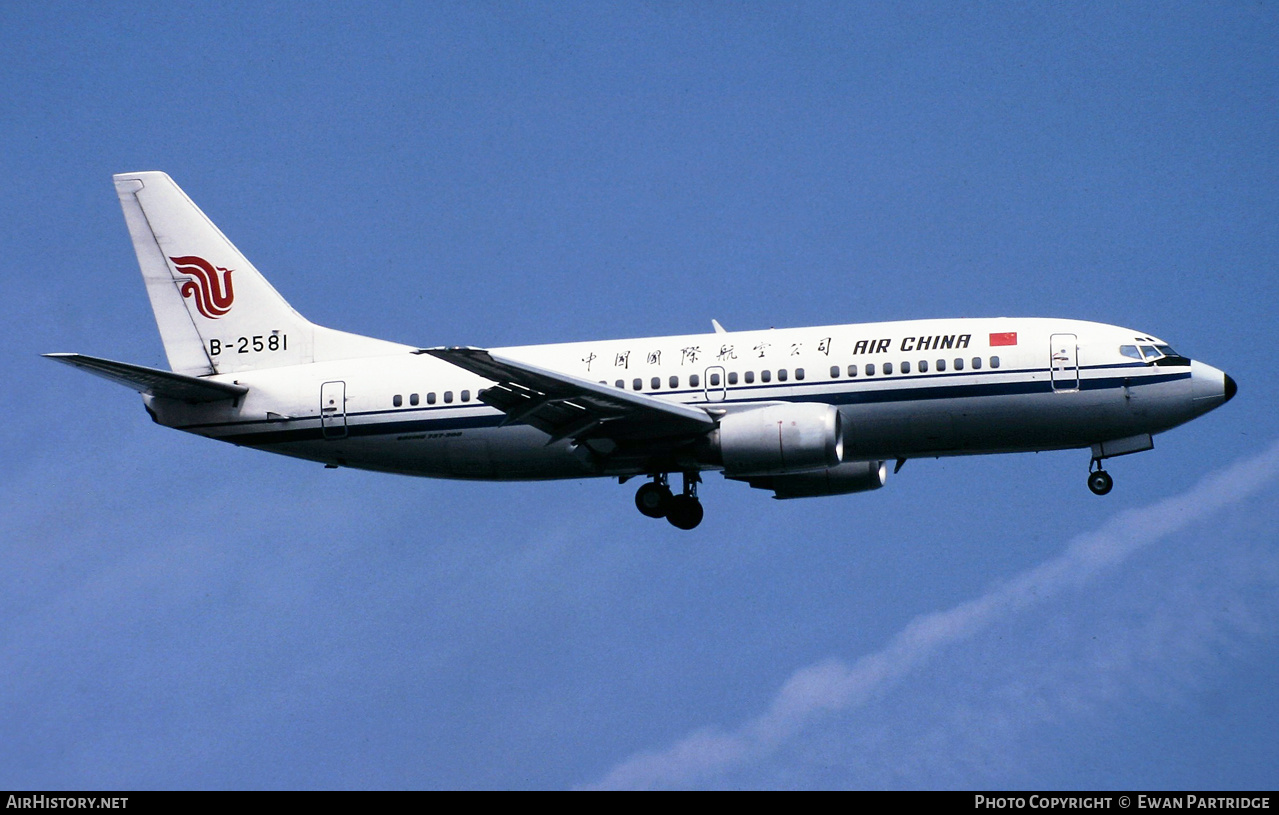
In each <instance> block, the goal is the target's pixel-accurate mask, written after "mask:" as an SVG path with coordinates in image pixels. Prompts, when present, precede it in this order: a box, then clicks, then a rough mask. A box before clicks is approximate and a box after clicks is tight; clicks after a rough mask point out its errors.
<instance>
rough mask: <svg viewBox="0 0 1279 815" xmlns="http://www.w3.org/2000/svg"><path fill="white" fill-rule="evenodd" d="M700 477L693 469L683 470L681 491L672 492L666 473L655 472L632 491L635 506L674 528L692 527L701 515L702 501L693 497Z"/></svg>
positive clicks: (695, 495)
mask: <svg viewBox="0 0 1279 815" xmlns="http://www.w3.org/2000/svg"><path fill="white" fill-rule="evenodd" d="M701 480H702V478H701V476H699V475H698V474H697V473H696V472H690V473H684V491H683V492H681V493H680V494H679V495H674V494H672V493H671V488H670V485H669V484H668V483H667V476H666V474H665V473H661V474H659V475H655V476H653V480H652V481H650V482H648V483H647V484H645V485H643V486H642V487H640V488H639V490H638V491H637V492H636V493H635V507H636V509H638V510H639V511H640V512H641V513H643V514H644V515H646V516H648V517H649V518H665V519H666V520H668V521H670V523H671V526H674V527H676V528H677V529H692V528H693V527H695V526H697V525H698V524H700V523H701V522H702V517H703V515H704V514H705V513H704V511H703V510H702V502H701V501H699V500H697V483H698V482H699V481H701Z"/></svg>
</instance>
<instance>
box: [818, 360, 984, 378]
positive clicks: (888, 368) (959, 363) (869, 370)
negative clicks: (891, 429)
mask: <svg viewBox="0 0 1279 815" xmlns="http://www.w3.org/2000/svg"><path fill="white" fill-rule="evenodd" d="M953 364H954V369H955V370H956V371H962V370H964V359H963V357H956V358H955V360H954V363H953ZM936 366H937V367H936V370H937V371H938V372H939V373H940V372H942V371H945V370H946V360H944V359H939V360H937V362H936ZM972 366H973V370H974V371H980V370H981V357H973V358H972ZM990 367H992V368H998V367H999V357H991V358H990ZM883 370H884V376H892V374H893V363H891V362H885V363H884V369H883ZM901 372H902V373H903V374H908V373H910V362H909V361H907V362H903V363H902V364H901ZM919 372H920V373H921V374H926V373H928V360H926V359H921V360H920V361H919ZM840 373H841V371H840V367H839V366H838V365H832V366H830V376H831V379H838V378H839V376H840ZM865 373H866V376H874V375H875V363H873V362H868V363H866V368H865ZM848 375H849V376H857V366H856V365H849V366H848Z"/></svg>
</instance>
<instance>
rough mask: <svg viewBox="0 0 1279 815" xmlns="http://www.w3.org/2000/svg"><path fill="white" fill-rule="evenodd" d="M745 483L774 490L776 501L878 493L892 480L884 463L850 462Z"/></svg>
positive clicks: (765, 477)
mask: <svg viewBox="0 0 1279 815" xmlns="http://www.w3.org/2000/svg"><path fill="white" fill-rule="evenodd" d="M744 480H745V481H747V482H748V483H749V484H750V485H751V486H752V487H754V488H756V489H761V490H772V491H773V497H774V498H815V497H817V496H822V495H843V494H845V493H850V492H866V491H867V490H877V489H879V488H880V487H882V486H884V482H885V481H887V480H888V465H887V464H885V463H884V462H882V461H846V462H844V463H843V464H840V465H839V466H837V467H829V468H827V469H825V470H815V471H813V472H807V473H795V474H794V475H771V476H759V477H756V478H747V479H744Z"/></svg>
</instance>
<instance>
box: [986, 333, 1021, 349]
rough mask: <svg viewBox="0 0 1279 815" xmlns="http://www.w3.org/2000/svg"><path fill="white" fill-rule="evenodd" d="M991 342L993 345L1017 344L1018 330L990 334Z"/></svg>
mask: <svg viewBox="0 0 1279 815" xmlns="http://www.w3.org/2000/svg"><path fill="white" fill-rule="evenodd" d="M990 344H991V345H992V346H995V345H1016V344H1017V332H1016V331H1009V332H1008V333H1006V334H991V335H990Z"/></svg>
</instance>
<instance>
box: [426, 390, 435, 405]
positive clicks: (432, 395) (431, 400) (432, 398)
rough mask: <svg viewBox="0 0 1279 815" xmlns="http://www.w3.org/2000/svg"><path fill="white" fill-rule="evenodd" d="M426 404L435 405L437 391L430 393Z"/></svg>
mask: <svg viewBox="0 0 1279 815" xmlns="http://www.w3.org/2000/svg"><path fill="white" fill-rule="evenodd" d="M426 403H427V404H428V405H433V404H435V391H431V392H430V393H428V394H427V395H426Z"/></svg>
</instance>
